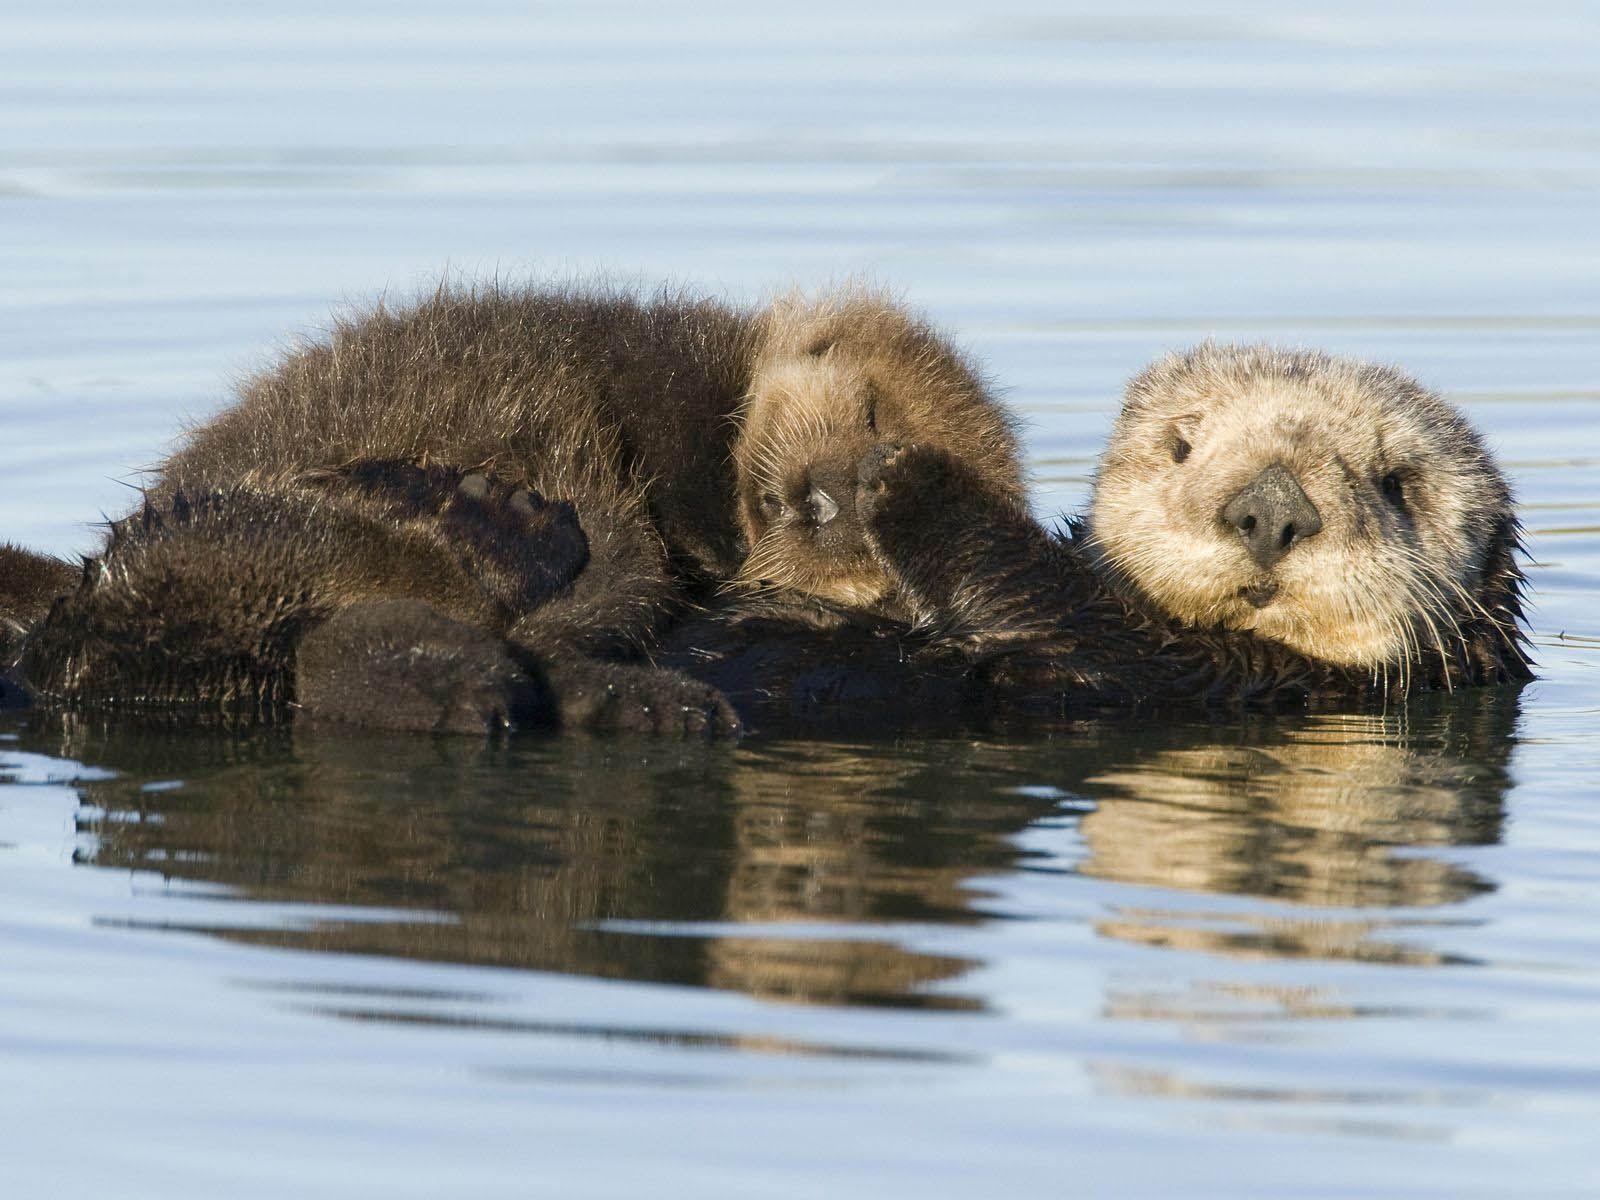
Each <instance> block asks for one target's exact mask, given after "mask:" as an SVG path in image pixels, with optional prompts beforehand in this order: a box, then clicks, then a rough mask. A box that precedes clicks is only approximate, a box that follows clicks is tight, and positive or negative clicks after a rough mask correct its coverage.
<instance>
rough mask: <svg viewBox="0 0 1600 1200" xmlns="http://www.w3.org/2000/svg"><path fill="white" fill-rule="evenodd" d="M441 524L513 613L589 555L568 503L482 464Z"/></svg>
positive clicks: (565, 578) (570, 575) (563, 580)
mask: <svg viewBox="0 0 1600 1200" xmlns="http://www.w3.org/2000/svg"><path fill="white" fill-rule="evenodd" d="M439 525H440V527H441V529H442V531H443V532H444V533H445V535H446V537H447V538H448V539H449V540H450V542H451V544H452V545H453V546H454V547H455V549H456V552H457V553H458V554H459V555H460V556H461V557H462V559H463V561H464V563H465V565H466V566H467V567H468V569H469V570H470V571H471V572H472V573H473V575H474V576H475V577H476V578H477V579H478V580H479V582H480V583H481V584H482V586H483V587H484V588H485V590H487V591H488V592H489V593H490V594H491V595H492V596H494V598H495V599H496V600H498V601H499V602H500V603H501V604H502V605H504V606H505V608H506V609H507V611H508V612H509V613H510V614H512V615H513V617H514V616H516V615H520V614H522V613H525V612H527V611H529V610H530V609H533V608H537V607H538V606H539V605H541V604H543V603H544V602H545V601H547V600H549V599H550V598H551V597H553V596H554V595H556V593H558V592H560V591H561V590H562V589H563V588H565V587H568V586H569V585H570V584H571V583H572V581H573V580H574V579H576V578H577V577H578V574H579V572H581V571H582V570H583V568H584V566H585V565H586V564H587V563H588V561H589V541H588V539H587V538H586V537H584V535H583V530H582V529H581V528H580V527H579V525H578V515H577V513H576V511H574V509H573V507H572V505H571V504H568V503H567V502H566V501H564V500H555V501H551V500H546V499H545V498H544V497H543V496H541V495H539V493H538V492H536V491H534V490H532V489H531V488H526V487H517V486H514V485H511V484H507V483H505V482H503V481H501V480H497V479H495V478H494V477H493V476H490V475H486V474H484V473H483V472H481V471H474V472H472V473H470V474H467V475H464V476H462V478H461V480H460V482H459V483H458V485H457V486H456V489H455V492H454V495H453V496H452V497H451V498H450V501H449V503H448V504H447V505H446V506H445V508H444V511H443V512H442V513H441V514H440V516H439Z"/></svg>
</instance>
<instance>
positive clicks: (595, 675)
mask: <svg viewBox="0 0 1600 1200" xmlns="http://www.w3.org/2000/svg"><path fill="white" fill-rule="evenodd" d="M886 437H894V438H913V439H916V440H918V441H919V442H923V443H926V444H929V445H936V446H939V447H942V448H943V449H944V450H946V451H947V452H949V453H950V454H952V455H953V456H954V457H956V458H958V459H959V460H961V461H963V462H969V463H970V465H971V467H972V469H973V470H975V471H976V472H978V473H979V474H980V475H981V476H982V477H983V478H984V479H986V480H987V481H988V482H989V483H990V484H991V485H992V486H993V487H995V488H996V489H998V490H999V491H1001V492H1004V493H1005V494H1007V495H1017V496H1020V494H1021V491H1022V482H1021V469H1020V466H1019V459H1018V454H1017V450H1016V445H1015V440H1014V438H1013V437H1012V435H1011V432H1010V429H1009V426H1008V424H1007V422H1006V420H1005V418H1004V417H1003V415H1002V413H1001V410H1000V409H999V407H998V406H997V405H996V404H995V403H994V401H993V400H992V399H991V398H990V397H989V395H988V393H987V392H986V391H985V389H984V387H983V384H982V382H981V381H980V380H979V379H978V377H977V376H976V374H975V373H974V372H973V370H972V369H971V368H970V367H969V366H968V365H967V364H966V363H965V362H964V361H963V360H962V359H961V358H960V357H959V356H958V355H957V354H956V353H955V352H954V351H953V350H951V349H950V348H949V347H948V346H947V345H946V344H945V343H944V342H943V341H941V340H940V339H939V338H938V337H937V335H935V334H934V333H933V332H932V331H930V330H929V329H928V327H927V326H925V325H923V324H922V323H921V322H919V321H917V320H916V319H914V318H913V317H910V316H908V315H907V314H906V313H905V312H904V311H903V310H901V309H899V308H897V307H895V306H894V305H893V304H891V303H889V302H888V301H886V300H885V299H883V298H882V297H880V296H876V295H873V294H871V293H868V292H864V291H845V292H840V293H838V294H835V295H831V296H825V297H821V298H817V299H811V300H807V299H803V298H801V297H797V296H791V297H789V298H787V299H785V300H783V301H781V302H779V303H778V304H776V305H774V306H773V307H772V308H771V309H770V310H767V311H764V312H747V311H742V310H737V309H733V308H730V307H727V306H725V305H722V304H719V303H716V302H713V301H708V300H700V299H695V298H690V297H683V296H668V295H663V296H660V297H657V298H655V299H653V300H649V301H645V300H639V299H637V298H634V297H631V296H627V295H623V294H619V293H608V292H600V291H588V292H585V291H556V290H543V291H541V290H509V289H499V288H486V289H482V290H478V291H472V292H452V291H447V290H441V291H439V292H438V293H437V294H435V295H433V296H432V297H430V298H428V299H426V300H424V301H422V302H421V303H419V304H417V305H415V306H413V307H410V308H406V309H402V310H391V309H389V308H387V307H382V306H380V307H379V308H378V309H376V310H375V311H373V312H371V313H369V314H367V315H365V316H362V317H359V318H357V319H353V320H349V321H344V322H340V323H339V324H338V325H337V326H336V328H335V330H334V332H333V335H332V337H331V338H330V339H328V340H327V341H325V342H319V343H314V344H310V345H306V346H304V347H302V348H300V349H297V350H295V351H294V352H292V353H290V354H289V355H287V356H286V357H285V358H284V359H283V360H282V361H281V362H280V363H279V364H278V365H276V366H275V367H273V368H272V369H270V370H268V371H266V372H265V373H263V374H261V375H260V376H258V377H257V378H255V379H254V380H252V381H250V382H249V383H248V384H246V385H245V387H244V388H243V389H242V393H241V396H240V399H239V402H238V403H237V404H236V405H234V406H233V407H232V408H230V409H228V410H226V411H225V412H223V413H222V414H221V415H219V416H217V417H216V418H214V419H213V420H211V421H209V422H207V423H205V424H203V425H201V426H199V427H198V428H196V429H194V430H193V431H192V432H191V433H190V435H189V436H188V438H187V439H186V441H185V443H184V444H183V445H182V447H181V448H180V449H179V450H178V451H177V453H175V454H174V455H173V456H172V457H171V458H169V459H168V460H167V462H166V463H165V464H163V466H162V469H161V472H160V477H159V480H158V482H157V483H156V485H155V486H154V488H153V489H152V491H151V493H150V495H149V497H148V498H147V502H146V505H145V507H144V509H143V511H142V512H141V513H140V514H138V515H137V516H136V517H135V518H134V519H131V520H130V521H126V522H121V523H119V524H118V525H117V526H116V527H115V528H114V532H113V537H112V540H111V542H110V544H109V545H108V547H107V551H106V553H105V555H104V556H103V558H102V559H101V560H97V561H96V562H94V563H93V564H92V565H91V567H90V569H89V570H88V571H87V572H86V574H85V577H84V580H83V582H82V583H81V585H80V586H79V587H78V588H77V589H76V590H75V591H74V593H73V594H72V595H71V596H70V597H68V598H66V599H64V600H63V601H62V603H61V605H60V606H59V607H58V608H57V610H56V611H55V613H54V614H53V615H52V616H51V618H50V619H49V620H48V621H47V622H46V623H45V625H44V627H43V628H42V629H41V630H40V631H39V633H38V635H37V636H36V637H35V638H34V639H33V643H32V645H31V647H30V650H29V653H28V661H27V663H26V669H27V674H28V678H29V680H30V683H31V684H32V686H33V687H34V688H35V689H36V690H37V691H39V692H40V693H42V694H44V695H47V696H50V697H53V698H56V699H61V700H69V701H95V702H106V703H175V702H185V701H197V700H198V701H203V702H207V703H214V702H220V703H222V704H224V705H227V706H230V707H237V708H243V709H246V710H258V711H263V712H267V711H277V710H281V709H283V708H284V707H285V706H287V705H289V704H291V703H293V702H294V700H295V695H296V686H295V677H296V671H297V669H299V667H303V666H306V665H307V663H309V662H313V661H314V663H315V664H316V666H317V669H318V670H323V669H327V670H333V669H334V668H335V666H336V665H337V664H338V663H339V661H340V659H341V655H342V656H343V658H344V661H345V662H346V663H348V662H351V661H354V662H356V663H358V664H359V663H365V664H366V668H370V670H371V671H372V672H373V674H374V678H384V679H387V678H389V677H390V675H392V673H393V670H392V664H393V662H394V661H395V660H394V658H393V648H394V647H396V646H398V645H400V644H402V643H404V642H405V641H406V639H408V638H409V639H413V640H415V641H416V642H418V644H426V645H430V646H435V647H439V648H440V649H439V655H438V656H436V659H437V662H438V663H439V664H440V666H439V670H440V672H441V677H442V678H445V679H455V678H457V676H458V673H457V672H455V671H454V668H452V667H450V666H448V665H447V663H446V660H447V659H448V658H449V657H450V655H451V654H454V655H455V656H456V657H457V658H459V659H462V660H464V661H477V656H479V655H480V654H481V653H482V644H481V638H480V637H479V636H478V633H477V632H476V631H486V632H488V633H489V634H491V635H493V636H495V637H498V638H502V639H504V642H505V645H506V651H507V653H508V654H511V655H513V656H514V657H515V658H517V659H518V660H519V661H521V662H522V663H524V664H525V665H526V666H527V668H528V669H529V670H531V671H534V672H535V673H536V674H539V675H540V676H541V677H542V678H543V677H548V682H550V683H551V684H552V686H554V687H555V690H556V694H557V696H558V697H559V705H560V712H559V714H558V715H557V714H538V715H537V716H536V717H535V719H537V720H539V721H544V720H557V719H559V720H560V721H561V722H563V723H567V722H572V723H581V724H585V725H614V724H619V723H620V724H621V725H623V726H624V727H634V726H638V727H643V728H661V727H667V728H676V727H678V725H679V724H680V723H682V724H683V725H684V726H685V727H687V728H690V729H697V728H706V727H726V726H732V725H733V724H735V722H734V721H733V718H732V715H731V713H729V712H727V710H726V707H725V706H723V705H721V702H720V700H719V699H718V698H717V697H715V695H714V694H712V693H710V692H709V691H708V690H707V689H706V688H704V687H703V686H699V685H694V684H692V683H691V681H689V680H687V679H685V678H683V677H682V676H677V675H672V674H670V673H665V672H653V673H652V672H650V671H649V669H648V668H644V667H639V666H635V665H631V664H624V663H616V664H613V667H612V669H609V670H605V671H600V672H596V671H594V670H591V669H589V668H586V667H583V666H581V664H583V663H592V662H594V661H595V660H596V659H608V660H611V659H621V658H628V657H632V656H635V655H637V654H638V653H639V652H640V651H641V650H643V649H647V648H648V647H649V646H650V645H651V644H652V642H653V640H654V639H655V637H656V636H657V634H658V633H659V631H660V629H661V628H662V627H663V626H664V625H665V624H666V623H668V622H670V620H671V619H672V618H673V617H674V616H675V615H677V614H678V613H679V612H681V610H683V609H684V608H685V607H686V606H688V605H691V604H693V603H695V602H697V601H702V600H705V599H707V598H709V597H711V596H712V595H714V594H715V592H716V591H717V590H718V589H719V588H721V587H724V586H727V585H729V584H731V583H733V582H734V581H736V580H737V581H738V582H740V583H742V584H744V585H747V586H752V585H756V586H762V587H772V586H776V587H777V588H778V589H780V590H785V589H787V590H799V591H803V592H806V593H808V594H814V595H818V596H823V597H827V598H830V599H833V600H838V601H842V602H845V603H849V604H856V605H869V604H870V605H880V606H882V607H884V608H885V609H886V610H889V611H893V606H894V604H895V598H894V596H893V595H892V588H891V586H890V578H889V576H888V575H887V574H886V572H885V571H884V569H883V567H882V566H881V565H880V564H879V563H878V562H877V561H876V560H875V559H874V558H873V557H872V556H871V555H870V554H869V553H868V552H867V550H866V543H865V536H864V530H863V528H862V526H861V523H860V521H859V519H858V517H857V515H856V513H855V509H854V503H853V497H854V487H855V474H856V466H857V460H858V459H860V458H861V456H862V455H863V454H866V453H868V452H870V451H871V449H872V447H873V446H874V445H875V444H877V443H878V442H880V441H882V440H883V439H884V438H886ZM480 493H481V494H480ZM834 496H836V497H837V503H835V501H834V499H833V497H834ZM546 497H548V498H550V499H549V503H546V501H545V499H544V498H546ZM824 501H825V502H826V504H827V505H828V511H820V510H819V505H820V504H822V503H823V502H824ZM829 518H831V519H829ZM530 522H531V523H530ZM747 552H748V557H747ZM396 600H405V601H414V602H418V603H420V604H421V605H425V606H427V608H428V609H431V610H432V611H433V612H434V613H436V614H438V616H440V617H443V618H445V619H447V621H449V622H452V623H454V628H455V630H456V632H455V633H454V634H450V633H448V632H447V631H446V630H445V629H444V628H443V627H441V626H439V625H438V623H437V622H436V621H434V620H433V619H432V618H431V617H429V616H428V615H427V614H426V613H425V612H424V611H422V610H420V609H419V608H418V607H417V606H416V605H415V604H414V605H411V606H409V607H408V606H407V605H404V604H401V605H393V604H385V603H384V602H386V601H396ZM357 606H367V607H365V608H363V609H362V611H361V612H360V613H358V614H355V615H352V616H350V617H349V618H347V619H343V620H342V621H341V624H340V630H341V632H340V635H339V638H338V639H336V644H337V645H338V646H339V647H341V652H340V654H339V655H315V656H312V658H311V659H306V660H304V661H302V658H303V656H302V655H301V647H302V640H303V639H304V638H305V637H306V636H307V635H308V634H309V633H310V631H312V630H314V629H316V628H317V627H319V626H320V625H321V624H322V623H324V622H327V621H329V620H330V619H332V618H334V617H335V615H336V614H340V613H342V612H344V611H345V610H347V609H351V608H353V607H357ZM362 639H365V640H362ZM441 639H443V640H442V641H441ZM358 644H359V645H365V646H367V647H368V648H369V650H370V655H369V656H367V657H363V656H362V654H361V653H360V652H358V651H357V650H356V649H354V648H353V647H355V646H357V645H358ZM352 655H353V656H354V657H353V659H352V658H351V656H352ZM297 664H298V666H297ZM352 669H356V668H352ZM490 674H491V675H496V676H505V677H507V678H509V677H510V672H509V671H508V670H503V669H501V668H500V667H495V668H494V669H493V670H491V671H490ZM351 678H353V676H352V675H351V674H350V669H346V670H343V671H342V673H341V674H340V675H339V679H338V680H336V681H330V680H320V681H319V683H318V685H317V686H316V687H315V688H313V689H311V691H310V692H308V693H307V694H308V695H315V696H317V697H320V698H322V702H321V706H322V707H323V708H324V709H328V710H333V709H338V708H340V707H341V706H344V707H347V708H348V710H349V711H348V712H347V715H350V716H352V717H353V718H355V719H360V720H363V721H365V722H369V723H377V724H388V725H396V724H398V725H399V726H401V727H405V728H414V727H438V728H445V727H451V728H453V727H456V726H458V725H460V724H462V722H463V721H465V723H466V725H468V726H470V725H471V723H472V720H473V719H474V718H472V717H471V716H468V717H466V718H463V717H462V715H461V714H462V713H463V712H467V713H469V714H470V713H477V712H478V711H479V710H478V708H477V707H475V706H477V705H479V701H480V700H481V699H482V698H481V697H479V698H473V697H476V696H477V693H475V692H471V689H470V688H469V689H468V692H469V693H470V695H469V696H468V697H467V699H464V700H463V701H462V703H461V704H456V703H455V702H454V701H452V700H451V699H450V698H449V697H445V696H442V695H441V696H440V697H439V704H440V708H439V709H438V710H437V711H431V710H427V705H426V703H423V702H422V701H419V705H420V707H419V706H417V705H413V706H411V707H412V709H413V711H412V712H411V713H410V715H405V714H402V713H401V712H399V711H393V712H390V711H387V710H385V708H384V706H383V697H382V695H381V694H379V693H381V691H382V689H377V688H368V689H365V690H363V689H361V688H360V687H358V686H351V685H350V683H349V680H350V679H351ZM441 686H442V685H441ZM460 686H461V687H463V688H466V687H467V685H466V684H465V683H464V682H463V683H462V684H461V685H460ZM433 694H434V693H433V692H431V691H426V690H425V693H424V698H426V697H427V696H432V695H433ZM363 695H365V696H366V700H365V705H363V704H362V703H361V701H362V697H363ZM330 698H333V699H330ZM482 704H483V706H484V707H483V709H482V712H481V713H480V714H479V715H482V716H483V717H484V719H485V721H486V722H487V723H488V724H491V725H493V724H498V723H501V722H502V721H504V720H507V719H509V718H508V717H507V716H506V713H507V712H509V711H511V710H513V709H515V708H516V707H517V705H516V704H515V703H513V702H512V699H511V698H508V697H501V698H500V699H499V700H495V701H491V700H483V701H482ZM629 710H637V711H636V712H634V714H633V716H632V717H629V716H627V715H626V714H627V712H628V711H629Z"/></svg>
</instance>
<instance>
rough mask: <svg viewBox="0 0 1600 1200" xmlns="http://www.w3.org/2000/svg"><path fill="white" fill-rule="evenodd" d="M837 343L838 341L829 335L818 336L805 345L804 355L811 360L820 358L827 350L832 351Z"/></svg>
mask: <svg viewBox="0 0 1600 1200" xmlns="http://www.w3.org/2000/svg"><path fill="white" fill-rule="evenodd" d="M838 342H839V339H838V338H837V337H835V336H834V335H833V334H831V333H823V334H818V335H817V336H816V337H814V338H812V339H811V341H809V342H808V343H806V347H805V351H804V353H805V354H807V355H808V356H809V357H811V358H821V357H822V356H823V355H824V354H826V353H827V352H828V351H829V350H832V349H833V348H834V346H836V345H837V344H838Z"/></svg>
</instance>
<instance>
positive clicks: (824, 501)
mask: <svg viewBox="0 0 1600 1200" xmlns="http://www.w3.org/2000/svg"><path fill="white" fill-rule="evenodd" d="M806 507H807V508H808V509H809V511H810V514H811V519H812V520H813V521H815V522H816V523H817V524H818V525H826V524H827V523H828V522H829V521H831V520H833V519H834V518H835V517H837V516H838V515H839V504H838V502H837V501H836V500H834V498H833V497H832V496H830V495H828V493H827V492H825V491H823V490H822V489H821V488H820V487H816V486H813V487H812V489H811V490H810V491H809V492H807V493H806Z"/></svg>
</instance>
